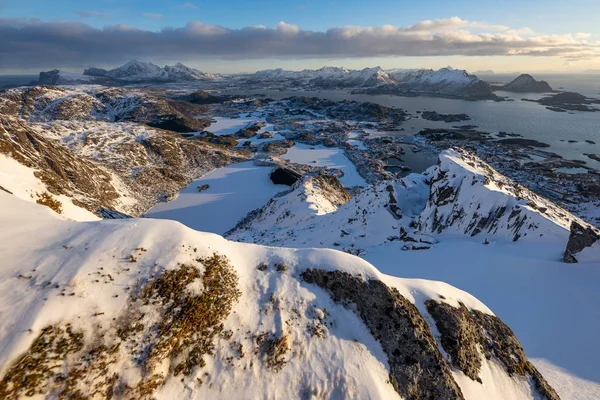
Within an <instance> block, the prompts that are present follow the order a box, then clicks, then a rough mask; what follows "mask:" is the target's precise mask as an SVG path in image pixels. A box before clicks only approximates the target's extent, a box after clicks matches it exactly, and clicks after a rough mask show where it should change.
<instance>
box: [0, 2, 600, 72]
mask: <svg viewBox="0 0 600 400" xmlns="http://www.w3.org/2000/svg"><path fill="white" fill-rule="evenodd" d="M599 15H600V0H572V1H564V0H525V1H523V0H521V1H516V0H478V1H473V0H454V1H448V0H445V1H442V0H428V1H405V0H370V1H365V0H361V1H359V0H343V1H342V0H324V1H303V0H301V1H284V0H229V1H226V0H224V1H203V0H190V1H184V0H179V1H159V0H145V1H143V0H94V1H86V0H0V19H18V18H35V19H40V20H42V21H44V22H51V21H69V22H77V23H83V24H86V25H89V26H90V27H93V28H99V29H100V28H104V27H106V26H110V25H127V26H130V27H134V28H137V29H139V30H143V31H160V30H162V29H164V28H167V27H175V28H178V27H185V26H186V24H188V23H189V22H190V21H201V22H203V23H205V24H212V25H218V26H221V27H225V28H229V29H234V30H235V29H240V28H243V27H248V26H266V27H268V28H274V27H276V26H277V24H278V23H279V22H280V21H285V22H286V23H287V24H292V25H296V26H298V27H299V28H300V29H301V30H303V31H319V32H325V31H327V30H328V29H331V28H339V27H345V26H348V25H353V26H361V27H381V26H383V25H393V26H395V27H408V26H411V25H414V24H417V23H419V22H421V21H426V20H437V19H447V18H450V17H454V16H457V17H459V18H460V19H462V20H464V21H475V22H486V23H487V24H489V25H504V26H506V27H507V28H510V29H511V30H516V29H522V28H529V29H530V30H531V31H532V32H531V35H533V34H535V35H537V36H547V35H566V34H577V33H586V34H589V36H586V37H585V40H586V41H588V42H589V43H592V44H593V43H595V42H597V41H600V24H599V23H598V21H599V19H600V17H599ZM456 29H457V30H458V29H459V28H456ZM469 31H470V32H471V33H472V34H481V33H485V32H487V31H488V30H487V28H485V27H483V28H480V27H470V28H469ZM493 31H494V32H495V31H496V30H493ZM494 32H492V33H494ZM531 35H530V36H531ZM396 53H397V52H396ZM396 53H394V54H389V55H387V54H383V56H381V55H378V56H360V57H356V56H355V55H354V54H352V55H351V56H350V57H343V56H334V57H329V58H328V57H323V56H319V57H315V58H311V57H307V56H302V57H300V58H294V57H290V56H289V55H288V56H285V57H279V56H277V54H275V55H274V56H273V55H270V56H268V57H263V59H259V58H257V57H249V58H248V59H247V62H246V63H244V64H243V66H242V67H240V66H239V65H238V66H236V68H238V69H239V68H242V69H246V70H251V69H256V68H261V67H268V66H279V65H281V66H283V67H289V66H293V65H298V66H301V67H313V66H315V67H316V66H318V65H323V64H329V65H339V64H340V63H345V64H349V65H350V66H351V67H357V66H359V65H364V66H367V65H374V64H384V65H385V64H388V65H385V66H387V67H391V66H395V65H396V64H398V63H401V64H406V65H407V66H408V67H413V66H415V65H416V64H417V63H421V64H422V65H420V66H425V67H437V66H443V65H447V64H453V63H454V64H455V63H459V64H463V65H464V66H465V67H468V68H470V69H475V68H476V69H500V70H510V69H511V66H512V67H513V69H514V68H517V69H518V68H520V67H522V66H526V65H528V64H531V65H532V68H533V69H537V70H540V69H544V68H546V69H556V70H558V69H565V68H568V67H569V65H573V64H574V62H575V61H576V60H575V59H574V57H571V56H569V57H567V58H568V59H569V60H568V61H565V59H566V58H565V57H564V56H563V57H542V58H543V60H540V57H529V56H527V57H521V56H519V57H505V56H499V55H498V54H495V53H494V54H482V56H481V57H477V56H475V55H473V54H471V55H470V57H465V56H464V54H455V55H454V54H450V55H449V54H443V55H440V56H436V55H427V56H418V57H413V56H412V55H405V56H398V54H396ZM588 55H589V54H588ZM169 57H172V55H169V56H165V57H162V56H161V54H158V55H157V58H159V59H164V60H165V61H168V59H169ZM578 57H579V56H578ZM184 58H185V57H184ZM208 58H210V61H207V57H202V59H199V58H198V59H193V57H190V59H189V62H191V63H195V64H196V65H201V66H203V67H204V68H205V69H211V68H209V67H211V66H214V68H213V69H223V68H225V69H228V68H229V69H231V68H232V66H231V65H230V64H231V63H230V62H225V61H223V59H224V58H223V57H220V56H219V57H215V56H210V57H208ZM225 58H228V57H225ZM229 58H231V57H229ZM240 58H242V59H245V58H244V57H242V56H240ZM507 58H512V60H508V59H507ZM325 61H327V62H325ZM486 66H489V68H486ZM597 66H598V67H600V64H598V59H597V58H595V57H592V58H589V57H588V56H586V60H585V61H581V62H579V61H578V62H577V68H579V69H585V68H586V67H589V68H596V67H597ZM244 67H245V68H244ZM1 68H2V62H1V61H0V69H1ZM4 69H8V68H6V67H5V68H4ZM226 72H231V71H226Z"/></svg>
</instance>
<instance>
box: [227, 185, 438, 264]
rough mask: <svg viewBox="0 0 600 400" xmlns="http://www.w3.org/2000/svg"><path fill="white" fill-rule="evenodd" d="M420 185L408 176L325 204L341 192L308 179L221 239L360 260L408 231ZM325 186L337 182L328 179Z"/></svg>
mask: <svg viewBox="0 0 600 400" xmlns="http://www.w3.org/2000/svg"><path fill="white" fill-rule="evenodd" d="M426 179H427V178H426V176H423V175H417V174H412V175H409V176H408V177H406V178H404V179H402V180H400V181H398V182H392V181H389V182H380V183H377V184H376V185H374V186H371V187H369V188H366V189H364V190H363V191H361V192H360V193H359V194H358V195H357V196H355V197H353V198H352V199H350V200H349V201H348V200H346V201H344V202H340V201H336V202H333V204H332V201H331V200H330V199H331V198H332V197H333V198H336V199H340V198H343V196H344V193H345V190H343V188H341V187H339V188H337V189H335V188H336V187H337V185H335V184H331V183H325V182H324V181H323V178H322V177H309V178H307V179H305V180H303V181H301V182H298V183H297V184H296V185H295V186H294V188H293V189H292V190H291V191H290V192H288V193H284V194H282V195H280V196H277V197H275V198H273V199H272V200H271V201H270V202H269V203H268V204H267V205H266V206H264V207H263V208H262V209H260V210H257V211H255V212H253V213H252V214H250V215H249V216H248V217H247V218H246V219H245V220H243V221H241V222H240V224H238V226H237V227H236V228H234V229H233V230H232V231H231V232H229V233H228V234H227V237H228V238H229V239H232V240H239V241H245V242H251V243H261V244H267V243H269V244H275V245H278V246H294V247H333V248H339V249H340V250H344V251H346V252H349V253H351V254H364V252H365V251H366V249H368V248H369V247H373V246H379V245H381V244H383V243H387V242H390V241H395V240H397V241H399V240H400V232H401V229H403V230H404V231H408V230H410V231H412V229H411V228H410V227H409V225H410V221H411V219H413V218H415V217H417V216H418V215H419V213H420V212H421V210H422V208H423V205H424V203H425V201H426V199H427V195H428V193H429V186H428V185H427V184H426ZM328 181H329V182H331V181H333V182H337V179H335V178H334V177H328ZM338 185H339V184H338ZM333 194H337V195H335V196H333ZM317 232H318V234H316V233H317ZM431 240H432V239H429V240H428V241H431Z"/></svg>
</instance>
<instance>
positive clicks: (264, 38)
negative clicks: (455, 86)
mask: <svg viewBox="0 0 600 400" xmlns="http://www.w3.org/2000/svg"><path fill="white" fill-rule="evenodd" d="M145 15H146V16H147V17H150V18H160V17H162V15H159V14H148V13H146V14H145ZM486 27H487V29H484V28H486ZM505 28H506V27H504V26H499V25H487V24H485V23H481V22H471V21H466V20H462V19H460V18H458V17H453V18H448V19H444V20H428V21H422V22H419V23H417V24H414V25H412V26H408V27H399V26H393V25H384V26H374V27H360V26H344V27H337V28H331V29H329V30H327V31H325V32H317V31H310V30H303V29H301V28H300V27H298V26H296V25H292V24H288V23H285V22H280V23H278V24H277V25H276V26H275V27H264V26H248V27H243V28H239V29H230V28H225V27H222V26H218V25H212V24H207V23H204V22H200V21H192V22H189V23H188V24H187V25H185V26H183V27H175V28H172V27H171V28H164V29H162V30H160V31H147V30H141V29H137V28H134V27H131V26H127V25H113V26H108V27H105V28H103V29H97V28H94V27H92V26H90V25H86V24H82V23H73V22H42V21H39V20H27V19H0V69H9V68H19V66H22V65H29V66H32V67H33V66H41V67H44V68H46V67H49V66H50V67H64V68H66V67H80V66H89V65H93V64H94V63H101V64H107V63H119V62H122V61H126V60H128V59H131V58H142V59H144V58H153V59H171V60H174V59H180V58H185V59H187V60H190V59H191V58H196V59H205V58H207V57H209V58H220V59H245V60H249V59H260V58H278V59H297V58H304V59H319V58H324V59H325V58H327V59H331V58H361V57H362V58H368V57H402V56H429V57H431V56H512V55H529V56H539V57H545V56H559V57H563V58H568V59H570V60H572V59H577V58H580V59H584V58H585V59H590V58H596V59H598V58H599V54H600V44H599V43H592V42H590V41H588V40H587V39H588V35H587V34H581V33H573V34H562V35H536V34H535V33H534V32H533V31H531V30H530V29H527V28H507V29H505ZM190 57H191V58H190Z"/></svg>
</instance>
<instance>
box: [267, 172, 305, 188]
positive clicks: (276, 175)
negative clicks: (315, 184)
mask: <svg viewBox="0 0 600 400" xmlns="http://www.w3.org/2000/svg"><path fill="white" fill-rule="evenodd" d="M301 177H302V175H300V174H299V173H297V172H296V171H292V170H291V169H289V168H284V167H279V168H276V169H275V170H274V171H273V172H271V175H269V178H271V181H272V182H273V183H274V184H276V185H288V186H292V185H293V184H294V183H296V182H297V181H298V179H300V178H301Z"/></svg>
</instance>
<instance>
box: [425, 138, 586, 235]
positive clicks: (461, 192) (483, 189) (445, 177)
mask: <svg viewBox="0 0 600 400" xmlns="http://www.w3.org/2000/svg"><path fill="white" fill-rule="evenodd" d="M574 219H576V218H575V217H574V216H573V215H572V214H570V213H568V212H567V211H565V210H563V209H561V208H560V207H558V206H556V205H554V204H553V203H552V202H550V201H549V200H546V199H544V198H542V197H540V196H538V195H536V194H535V193H533V192H531V191H529V190H528V189H526V188H524V187H522V186H520V185H519V184H517V183H515V182H514V181H512V180H510V179H508V178H506V177H504V176H503V175H501V174H499V173H498V172H496V171H495V170H494V169H493V168H491V167H490V166H489V165H488V164H486V163H485V162H483V161H482V160H481V159H479V158H478V157H476V156H475V155H473V154H472V153H469V152H467V151H464V150H461V149H456V150H446V151H444V152H442V153H441V154H440V164H439V166H437V167H435V169H434V171H433V172H432V176H431V190H430V195H429V199H428V201H427V206H426V207H425V209H424V210H423V212H422V214H421V217H420V220H419V226H420V229H421V230H422V231H423V232H427V233H441V232H454V233H459V234H461V235H462V234H466V235H470V236H476V235H478V236H482V237H484V238H488V237H489V238H491V237H497V238H501V239H505V240H513V241H517V240H520V239H521V240H546V239H549V238H550V239H553V238H555V237H561V238H565V239H566V237H567V236H568V234H569V233H568V232H569V226H570V224H571V221H572V220H574ZM565 243H566V240H565Z"/></svg>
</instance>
